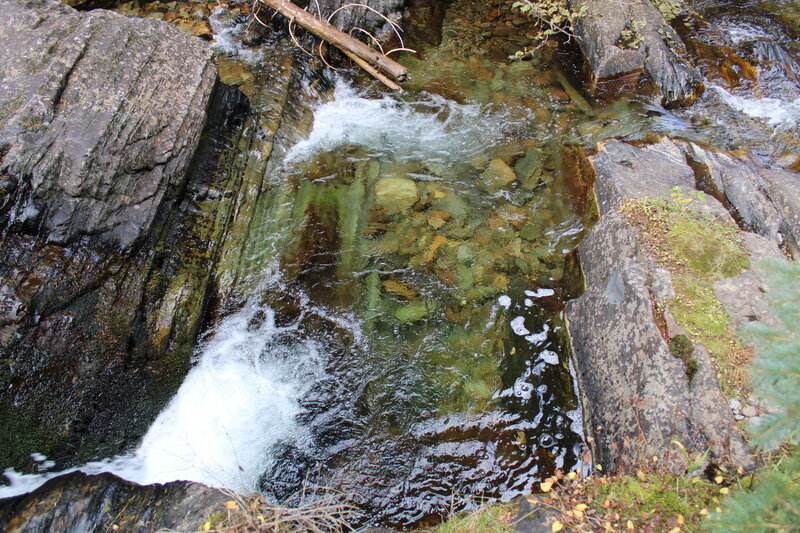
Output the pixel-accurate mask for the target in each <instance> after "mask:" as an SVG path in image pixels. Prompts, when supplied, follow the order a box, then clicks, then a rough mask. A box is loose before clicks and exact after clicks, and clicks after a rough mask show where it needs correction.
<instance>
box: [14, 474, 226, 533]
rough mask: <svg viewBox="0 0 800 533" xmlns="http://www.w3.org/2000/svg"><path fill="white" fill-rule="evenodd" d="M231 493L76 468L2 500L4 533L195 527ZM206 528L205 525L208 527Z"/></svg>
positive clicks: (137, 531)
mask: <svg viewBox="0 0 800 533" xmlns="http://www.w3.org/2000/svg"><path fill="white" fill-rule="evenodd" d="M228 500H230V495H227V494H225V493H223V492H222V491H219V490H217V489H212V488H209V487H206V486H205V485H199V484H197V483H185V482H174V483H166V484H164V485H161V484H153V485H146V486H141V485H137V484H135V483H130V482H128V481H125V480H123V479H120V478H118V477H117V476H114V475H112V474H100V475H93V476H88V475H86V474H83V473H81V472H74V473H72V474H67V475H63V476H59V477H57V478H53V479H51V480H50V481H48V482H47V483H45V484H44V485H42V486H41V487H39V488H38V489H36V490H34V491H33V492H31V493H28V494H25V495H23V496H17V497H15V498H8V499H5V500H0V529H1V530H3V531H5V532H7V533H14V532H22V531H25V532H26V533H56V532H59V533H62V532H75V533H78V532H85V531H126V532H131V533H146V532H151V531H199V530H201V528H202V527H203V526H204V525H205V524H206V523H207V522H208V521H209V519H211V520H212V522H213V518H214V515H215V514H217V515H219V514H220V513H223V515H222V516H224V513H225V512H226V511H225V507H224V502H226V501H228ZM207 529H208V528H207Z"/></svg>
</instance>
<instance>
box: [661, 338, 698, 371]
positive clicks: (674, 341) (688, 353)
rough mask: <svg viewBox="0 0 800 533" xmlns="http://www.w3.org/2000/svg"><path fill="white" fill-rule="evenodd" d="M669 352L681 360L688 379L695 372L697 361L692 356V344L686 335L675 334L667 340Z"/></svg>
mask: <svg viewBox="0 0 800 533" xmlns="http://www.w3.org/2000/svg"><path fill="white" fill-rule="evenodd" d="M668 345H669V353H671V354H672V355H673V357H676V358H678V359H680V360H681V361H683V365H684V367H685V368H686V376H687V377H688V378H689V381H691V380H692V378H693V377H694V375H695V374H697V361H696V360H695V358H694V357H692V352H694V346H693V345H692V341H690V340H689V337H687V336H686V335H676V336H674V337H672V338H671V339H670V340H669V343H668Z"/></svg>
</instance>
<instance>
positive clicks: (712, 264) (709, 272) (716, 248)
mask: <svg viewBox="0 0 800 533" xmlns="http://www.w3.org/2000/svg"><path fill="white" fill-rule="evenodd" d="M668 219H669V222H670V229H669V231H668V233H667V241H668V242H669V246H670V249H671V252H672V254H673V255H674V256H675V257H676V258H678V259H680V260H681V261H683V262H684V263H685V265H686V267H687V268H689V269H691V270H693V271H695V272H699V273H702V274H705V275H706V276H704V277H708V278H710V279H713V280H717V279H723V278H729V277H731V276H735V275H737V274H739V273H740V272H741V271H742V270H744V269H746V268H748V267H749V266H750V261H749V260H748V259H747V255H746V254H745V253H744V250H742V245H741V241H740V240H739V237H738V232H737V230H736V228H734V227H731V226H726V225H724V224H720V223H718V222H713V221H711V220H709V219H707V218H705V217H701V216H699V215H695V214H693V213H692V212H690V211H676V212H672V213H670V215H669V217H668Z"/></svg>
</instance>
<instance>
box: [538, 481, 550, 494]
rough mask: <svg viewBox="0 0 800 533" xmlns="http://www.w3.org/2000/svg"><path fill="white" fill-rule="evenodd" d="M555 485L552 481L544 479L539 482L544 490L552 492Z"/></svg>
mask: <svg viewBox="0 0 800 533" xmlns="http://www.w3.org/2000/svg"><path fill="white" fill-rule="evenodd" d="M552 486H553V482H552V481H542V482H541V483H539V488H540V489H542V492H550V488H551V487H552Z"/></svg>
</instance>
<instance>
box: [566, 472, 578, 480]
mask: <svg viewBox="0 0 800 533" xmlns="http://www.w3.org/2000/svg"><path fill="white" fill-rule="evenodd" d="M576 477H578V474H577V473H576V472H570V473H569V474H567V479H569V480H573V479H575V478H576Z"/></svg>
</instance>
